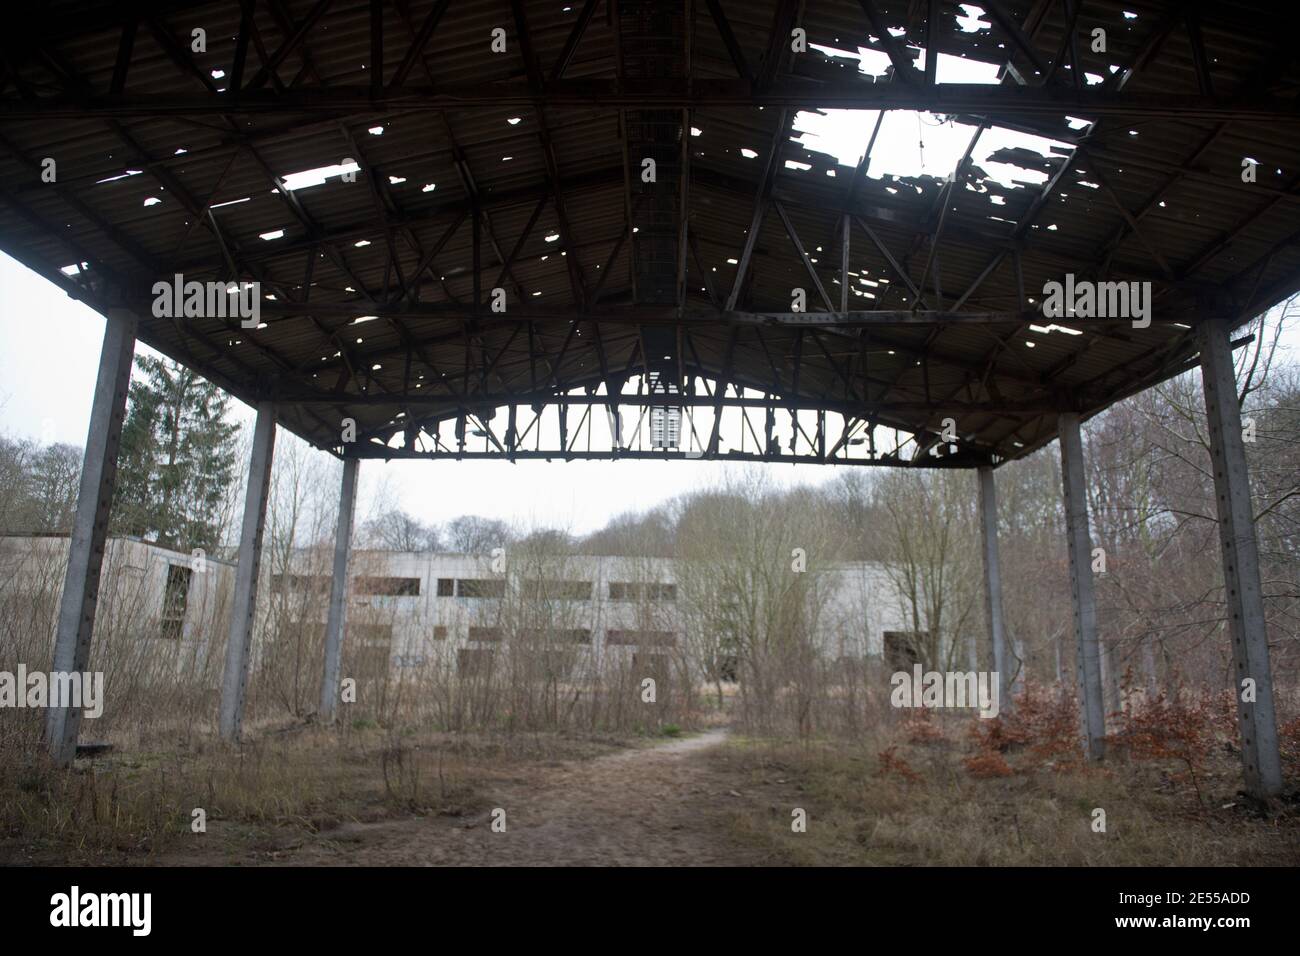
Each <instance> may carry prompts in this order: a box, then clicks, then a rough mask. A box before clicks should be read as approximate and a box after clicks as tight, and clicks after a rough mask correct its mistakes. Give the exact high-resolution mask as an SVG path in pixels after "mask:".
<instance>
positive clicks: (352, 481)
mask: <svg viewBox="0 0 1300 956" xmlns="http://www.w3.org/2000/svg"><path fill="white" fill-rule="evenodd" d="M360 466H361V460H360V459H359V458H345V459H343V488H342V491H341V493H340V495H339V523H338V530H337V531H336V532H335V535H334V577H333V579H332V580H331V582H330V607H329V616H328V618H327V619H326V622H325V675H324V677H323V678H322V679H321V685H320V717H321V720H323V721H325V722H327V723H328V722H330V721H332V720H334V715H335V713H336V712H337V711H338V706H339V674H340V668H341V667H342V665H343V634H344V631H345V630H346V629H347V622H348V560H349V558H350V557H351V554H352V520H353V515H354V514H355V512H356V508H357V471H358V469H359V468H360Z"/></svg>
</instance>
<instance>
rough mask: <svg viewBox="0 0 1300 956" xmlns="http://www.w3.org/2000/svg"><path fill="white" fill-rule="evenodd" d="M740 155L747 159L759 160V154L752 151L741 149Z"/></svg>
mask: <svg viewBox="0 0 1300 956" xmlns="http://www.w3.org/2000/svg"><path fill="white" fill-rule="evenodd" d="M740 155H741V156H744V157H745V158H746V159H755V158H757V156H758V153H756V152H754V151H753V150H752V149H741V151H740Z"/></svg>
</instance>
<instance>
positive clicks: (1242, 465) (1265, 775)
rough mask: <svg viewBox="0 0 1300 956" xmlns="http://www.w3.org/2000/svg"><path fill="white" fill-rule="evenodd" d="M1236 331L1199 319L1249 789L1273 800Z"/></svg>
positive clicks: (1278, 786) (1276, 786) (1267, 677)
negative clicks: (1250, 689) (1247, 686)
mask: <svg viewBox="0 0 1300 956" xmlns="http://www.w3.org/2000/svg"><path fill="white" fill-rule="evenodd" d="M1230 331H1231V329H1230V327H1229V322H1228V321H1227V320H1226V319H1207V320H1205V321H1202V322H1201V323H1200V324H1198V325H1197V328H1196V340H1197V345H1198V346H1199V347H1200V350H1201V378H1202V381H1203V382H1204V385H1205V415H1206V418H1207V419H1208V421H1209V432H1210V459H1211V464H1212V467H1213V471H1214V493H1215V494H1214V497H1215V501H1216V504H1217V505H1218V509H1219V543H1220V548H1221V551H1222V555H1223V581H1224V592H1225V598H1226V600H1227V605H1228V635H1229V637H1230V638H1231V639H1232V658H1233V663H1234V670H1235V676H1236V682H1235V683H1236V687H1235V689H1234V691H1235V693H1236V696H1237V724H1238V726H1239V728H1240V730H1241V760H1242V764H1243V765H1244V768H1245V778H1246V792H1247V793H1249V794H1250V795H1251V796H1253V797H1256V798H1259V799H1268V798H1270V797H1275V796H1277V795H1278V794H1280V793H1281V792H1282V764H1281V760H1280V758H1279V756H1278V740H1277V716H1276V714H1275V713H1274V711H1273V676H1272V670H1271V669H1270V666H1269V660H1268V635H1267V633H1266V632H1265V629H1264V595H1263V590H1262V588H1261V586H1260V580H1259V552H1258V546H1257V544H1256V542H1255V518H1254V513H1253V510H1252V508H1251V504H1250V475H1249V473H1248V472H1247V469H1246V449H1245V445H1244V444H1243V442H1242V437H1241V407H1240V405H1239V404H1238V402H1237V380H1236V376H1235V374H1234V372H1233V367H1232V346H1231V345H1230V344H1229V333H1230ZM1248 679H1249V680H1253V681H1254V686H1255V694H1254V701H1253V702H1248V701H1243V700H1242V685H1243V682H1244V681H1246V680H1248Z"/></svg>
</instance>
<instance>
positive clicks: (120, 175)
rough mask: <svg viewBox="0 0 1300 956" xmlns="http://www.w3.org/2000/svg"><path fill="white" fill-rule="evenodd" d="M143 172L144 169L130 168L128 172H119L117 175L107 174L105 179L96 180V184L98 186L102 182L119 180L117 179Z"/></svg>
mask: <svg viewBox="0 0 1300 956" xmlns="http://www.w3.org/2000/svg"><path fill="white" fill-rule="evenodd" d="M142 172H144V170H142V169H128V170H127V171H126V172H124V173H118V174H117V175H116V176H107V177H105V178H104V179H97V180H95V185H96V186H98V185H99V184H100V183H112V182H117V180H119V179H126V177H128V176H139V175H140V174H141V173H142Z"/></svg>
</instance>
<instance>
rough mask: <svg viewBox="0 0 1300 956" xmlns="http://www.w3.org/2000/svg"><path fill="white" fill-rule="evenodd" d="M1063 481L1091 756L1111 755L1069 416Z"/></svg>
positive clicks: (1083, 505) (1069, 416)
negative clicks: (1108, 747) (1107, 752)
mask: <svg viewBox="0 0 1300 956" xmlns="http://www.w3.org/2000/svg"><path fill="white" fill-rule="evenodd" d="M1058 430H1059V433H1060V440H1061V483H1062V486H1063V488H1064V491H1065V534H1066V546H1067V550H1068V552H1069V555H1070V596H1071V597H1072V598H1073V601H1074V641H1075V662H1076V668H1077V671H1078V691H1079V697H1080V704H1081V706H1082V708H1083V728H1084V735H1085V737H1086V740H1087V748H1088V758H1089V759H1090V760H1100V759H1102V757H1104V756H1105V753H1106V751H1105V742H1104V740H1103V738H1104V737H1105V736H1106V708H1105V705H1104V703H1103V702H1102V696H1101V651H1100V648H1099V647H1098V644H1097V598H1096V594H1095V593H1094V590H1093V582H1092V538H1091V536H1090V535H1089V533H1088V498H1087V495H1086V494H1085V493H1084V487H1083V484H1084V470H1083V437H1082V435H1081V434H1080V432H1079V416H1078V415H1077V414H1076V413H1074V412H1063V413H1062V414H1061V416H1060V418H1059V420H1058Z"/></svg>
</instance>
